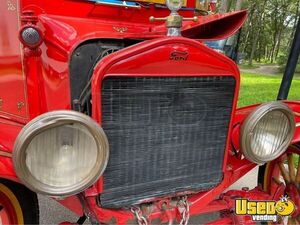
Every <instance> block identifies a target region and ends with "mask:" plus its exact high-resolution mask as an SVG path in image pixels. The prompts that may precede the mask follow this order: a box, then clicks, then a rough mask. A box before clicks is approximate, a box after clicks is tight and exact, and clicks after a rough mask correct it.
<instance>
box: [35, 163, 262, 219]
mask: <svg viewBox="0 0 300 225" xmlns="http://www.w3.org/2000/svg"><path fill="white" fill-rule="evenodd" d="M257 171H258V168H255V169H253V170H252V171H250V172H249V173H248V174H247V175H246V176H244V177H243V178H241V179H240V180H239V181H237V182H236V183H235V184H233V185H232V186H231V187H230V188H229V189H241V188H242V187H249V188H250V189H252V188H254V187H256V185H257ZM39 203H40V216H41V217H40V223H41V224H58V223H60V222H63V221H70V222H76V221H77V219H78V218H77V217H76V216H75V215H74V214H73V213H72V212H70V211H69V210H67V209H65V208H64V207H63V206H61V205H60V204H58V203H57V202H56V201H54V200H52V199H48V198H46V197H43V196H39ZM86 224H89V223H86Z"/></svg>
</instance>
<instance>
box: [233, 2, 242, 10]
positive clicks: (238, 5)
mask: <svg viewBox="0 0 300 225" xmlns="http://www.w3.org/2000/svg"><path fill="white" fill-rule="evenodd" d="M242 6H243V0H236V4H235V11H239V10H241V9H242Z"/></svg>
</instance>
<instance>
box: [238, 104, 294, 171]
mask: <svg viewBox="0 0 300 225" xmlns="http://www.w3.org/2000/svg"><path fill="white" fill-rule="evenodd" d="M278 110H279V111H281V112H282V113H283V114H284V115H285V116H286V117H287V118H288V121H289V124H290V128H291V129H290V131H289V132H288V134H287V138H286V139H285V140H284V142H283V143H282V144H281V146H280V147H279V150H278V151H277V153H276V154H274V155H272V157H271V158H270V159H269V160H266V159H264V158H263V157H259V156H257V155H255V154H254V153H253V152H252V151H251V136H252V134H253V130H254V128H255V127H256V125H257V123H258V122H259V121H260V120H261V119H262V118H263V117H264V116H265V115H266V114H268V113H270V112H272V111H278ZM295 124H296V122H295V117H294V113H293V111H292V110H291V109H290V107H288V105H286V104H285V103H284V102H282V101H274V102H268V103H264V104H261V105H259V106H258V107H257V108H256V109H254V110H253V111H252V112H251V113H250V114H249V115H248V116H247V118H246V119H245V120H244V122H243V124H242V126H241V131H240V148H241V150H242V153H243V155H244V156H245V157H246V158H247V159H248V160H249V161H251V162H253V163H256V164H258V165H263V164H265V163H267V162H269V161H272V160H274V159H276V158H278V157H279V156H280V155H282V154H283V153H284V152H285V151H286V149H287V147H288V146H289V145H290V143H291V141H292V139H293V137H294V133H295V128H296V126H295Z"/></svg>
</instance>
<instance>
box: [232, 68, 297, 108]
mask: <svg viewBox="0 0 300 225" xmlns="http://www.w3.org/2000/svg"><path fill="white" fill-rule="evenodd" d="M280 83H281V77H280V76H270V75H263V74H254V73H242V74H241V88H240V94H239V101H238V106H239V107H242V106H246V105H251V104H255V103H261V102H268V101H274V100H276V97H277V94H278V90H279V87H280ZM289 99H292V100H300V80H299V79H297V78H295V79H294V80H293V83H292V86H291V89H290V93H289Z"/></svg>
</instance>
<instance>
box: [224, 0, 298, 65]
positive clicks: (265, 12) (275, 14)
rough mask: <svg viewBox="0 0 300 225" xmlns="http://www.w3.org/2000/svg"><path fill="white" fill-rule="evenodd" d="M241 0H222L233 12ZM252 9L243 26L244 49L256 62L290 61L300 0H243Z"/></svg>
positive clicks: (281, 62)
mask: <svg viewBox="0 0 300 225" xmlns="http://www.w3.org/2000/svg"><path fill="white" fill-rule="evenodd" d="M240 1H241V0H222V1H221V6H222V5H224V2H226V4H225V5H228V6H229V7H228V8H227V9H228V10H229V11H231V10H234V9H235V8H236V7H235V4H238V3H239V4H240ZM243 8H247V9H248V12H249V17H248V21H247V22H246V24H245V26H244V28H243V29H242V37H241V42H240V51H241V52H242V53H245V55H246V60H247V61H248V62H249V64H250V65H252V63H253V61H254V60H255V61H257V62H262V61H263V62H271V63H274V62H278V63H280V64H281V65H283V64H285V63H286V60H287V56H288V54H289V52H290V48H291V44H292V39H293V38H292V37H293V36H294V32H295V30H296V25H297V21H298V19H299V17H300V0H243Z"/></svg>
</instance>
